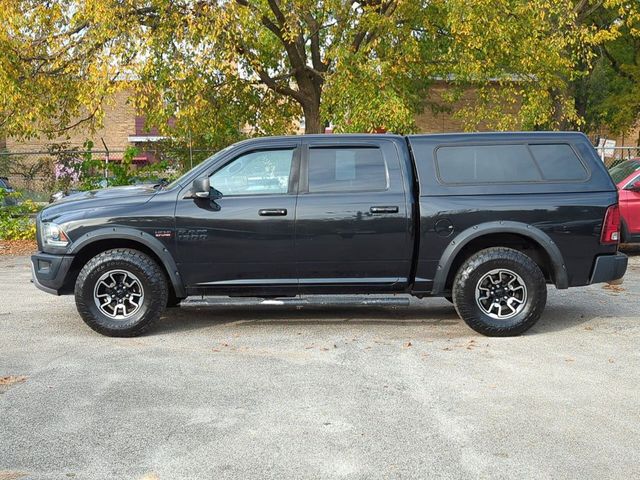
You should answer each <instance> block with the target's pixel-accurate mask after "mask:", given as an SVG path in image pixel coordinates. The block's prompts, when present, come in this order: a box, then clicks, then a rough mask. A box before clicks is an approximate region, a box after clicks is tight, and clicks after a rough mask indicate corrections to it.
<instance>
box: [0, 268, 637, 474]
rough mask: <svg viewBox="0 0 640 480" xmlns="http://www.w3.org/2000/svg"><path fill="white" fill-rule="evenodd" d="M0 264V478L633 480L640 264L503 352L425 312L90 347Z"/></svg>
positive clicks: (211, 327)
mask: <svg viewBox="0 0 640 480" xmlns="http://www.w3.org/2000/svg"><path fill="white" fill-rule="evenodd" d="M27 266H28V259H27V258H26V257H11V256H4V257H0V295H1V298H0V377H4V378H2V379H0V480H8V479H18V478H25V479H26V478H30V479H31V478H33V479H67V478H78V479H100V480H102V479H135V480H139V479H147V480H151V479H156V480H157V479H161V480H165V479H170V480H176V479H194V478H215V479H224V478H239V479H252V478H255V479H267V478H278V479H281V478H305V479H307V478H318V479H326V478H349V479H352V478H362V479H371V478H384V479H391V478H394V479H395V478H420V479H425V478H430V479H431V478H461V479H463V478H464V479H468V478H505V479H513V478H540V479H549V478H554V479H563V478H566V479H574V478H597V479H601V478H620V479H630V478H640V448H639V446H640V387H639V377H640V354H639V353H638V344H639V343H640V298H639V296H638V291H639V286H640V256H636V257H633V258H631V263H630V267H629V270H628V272H627V276H626V278H625V282H624V284H623V285H622V286H620V287H608V286H604V287H603V286H602V285H595V286H591V287H588V288H583V289H572V290H564V291H557V290H555V289H554V288H550V290H549V294H550V295H549V302H548V306H547V309H546V312H545V314H544V316H543V318H542V320H541V321H540V322H539V323H538V325H536V326H535V327H534V328H533V329H532V330H531V331H530V332H529V333H528V334H526V335H524V336H522V337H518V338H505V339H493V338H492V339H490V338H485V337H481V336H478V335H476V334H475V333H474V332H473V331H471V330H469V329H468V328H467V327H466V325H465V324H464V323H463V322H462V321H460V320H459V319H458V318H457V316H456V314H455V312H454V310H453V307H452V306H451V305H449V304H448V303H447V302H446V301H445V300H443V299H427V300H424V301H416V300H412V301H411V303H410V305H409V306H408V307H396V308H389V307H386V308H381V307H358V308H354V307H344V306H342V307H326V308H310V307H305V308H302V309H295V308H292V307H291V306H274V305H271V306H265V305H245V306H234V307H229V306H222V305H219V306H215V307H201V306H197V305H192V306H187V307H183V308H180V309H172V310H170V311H168V312H167V314H166V315H165V316H164V317H163V319H162V320H161V322H160V324H159V325H157V327H156V328H155V329H154V330H153V331H152V332H151V333H150V334H148V335H147V336H144V337H141V338H135V339H113V338H107V337H102V336H100V335H98V334H96V333H94V332H93V331H91V330H90V329H89V328H88V327H86V326H85V325H84V324H83V323H82V321H81V320H80V318H79V316H78V315H77V313H76V311H75V306H74V303H73V299H72V298H71V297H53V296H50V295H47V294H45V293H43V292H40V291H38V290H36V289H35V287H33V286H32V285H31V284H30V283H29V275H30V274H29V271H28V267H27Z"/></svg>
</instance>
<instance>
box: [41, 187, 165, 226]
mask: <svg viewBox="0 0 640 480" xmlns="http://www.w3.org/2000/svg"><path fill="white" fill-rule="evenodd" d="M156 193H158V190H156V189H155V188H154V187H153V185H131V186H128V185H127V186H124V187H111V188H103V189H100V190H91V191H88V192H78V193H74V194H71V195H69V196H67V197H64V198H62V199H60V200H58V201H57V202H54V203H52V204H51V205H49V206H48V207H47V208H45V209H44V210H43V211H42V213H41V218H42V220H43V221H49V220H53V219H56V218H57V217H59V216H60V215H64V216H65V217H66V216H67V214H68V213H70V212H77V211H78V210H82V211H83V215H81V216H85V215H87V214H89V212H90V211H92V210H95V209H98V208H101V207H114V208H115V207H117V206H125V205H130V204H134V203H138V204H139V203H146V202H148V201H149V200H150V199H151V197H153V196H154V195H155V194H156ZM77 215H78V214H73V215H72V216H73V217H77Z"/></svg>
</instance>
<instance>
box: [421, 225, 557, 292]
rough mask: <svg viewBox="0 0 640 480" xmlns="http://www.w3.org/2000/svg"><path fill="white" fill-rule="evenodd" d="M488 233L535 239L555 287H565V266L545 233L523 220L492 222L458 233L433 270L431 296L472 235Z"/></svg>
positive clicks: (440, 290)
mask: <svg viewBox="0 0 640 480" xmlns="http://www.w3.org/2000/svg"><path fill="white" fill-rule="evenodd" d="M492 233H514V234H517V235H522V236H523V237H527V238H529V239H531V240H533V241H534V242H536V243H537V244H538V245H540V247H542V248H543V249H544V251H545V252H546V253H547V255H548V256H549V258H550V259H551V265H552V268H553V273H554V280H555V285H556V288H559V289H565V288H569V278H568V276H567V268H566V266H565V263H564V259H563V257H562V253H561V252H560V249H559V248H558V246H557V245H556V244H555V242H554V241H553V240H551V237H549V235H547V234H546V233H545V232H543V231H542V230H540V229H539V228H537V227H534V226H533V225H527V224H526V223H521V222H510V221H495V222H486V223H481V224H479V225H474V226H473V227H470V228H467V229H466V230H464V231H462V232H460V233H459V234H458V235H457V236H456V237H455V238H454V239H453V240H452V241H451V242H450V243H449V245H448V246H447V248H445V250H444V252H443V253H442V256H441V257H440V261H439V262H438V269H437V271H436V275H435V278H434V279H433V290H432V292H431V293H432V294H433V295H439V294H441V293H442V292H443V291H444V289H445V284H446V281H447V278H448V276H449V271H450V270H451V266H452V265H453V262H454V260H455V258H456V257H457V255H458V254H459V253H460V251H461V250H462V249H463V248H464V246H465V245H467V244H468V243H469V242H470V241H472V240H474V239H476V238H479V237H482V236H484V235H489V234H492Z"/></svg>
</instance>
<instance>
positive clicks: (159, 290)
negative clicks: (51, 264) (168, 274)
mask: <svg viewBox="0 0 640 480" xmlns="http://www.w3.org/2000/svg"><path fill="white" fill-rule="evenodd" d="M143 255H144V254H141V253H139V252H135V253H134V251H124V252H122V251H110V252H109V251H108V252H104V253H103V254H100V255H98V256H97V257H94V258H93V259H92V260H90V261H89V262H88V263H87V264H86V265H85V267H84V268H83V269H82V271H81V273H80V275H79V276H78V281H77V282H76V287H75V294H76V305H77V306H78V311H79V312H80V314H81V316H82V318H83V320H84V321H85V322H86V323H87V324H88V325H89V326H90V327H91V328H92V329H94V330H95V331H97V332H99V333H102V334H105V335H110V336H132V335H137V334H139V333H141V332H142V331H144V330H145V329H146V328H147V327H148V325H149V324H150V323H151V322H153V321H154V320H155V319H156V318H157V317H159V315H160V313H161V312H162V311H163V310H164V307H165V305H166V299H167V286H166V281H165V279H164V277H163V274H162V272H161V271H160V270H159V268H158V267H157V265H156V264H155V263H154V262H153V261H152V260H151V259H149V258H148V257H146V255H144V256H143ZM145 262H146V265H145ZM150 265H151V266H153V267H154V268H153V269H151V271H150V269H149V266H150ZM111 270H124V271H127V272H130V273H132V274H133V275H135V276H136V277H137V278H138V280H139V281H140V284H141V286H142V289H143V293H144V298H143V301H142V305H141V306H140V308H139V309H138V310H137V311H136V312H135V313H134V314H133V315H132V316H131V317H128V318H126V319H122V320H118V319H115V318H111V317H109V316H107V315H105V314H104V313H102V311H100V309H99V308H98V306H97V305H96V302H95V299H94V289H95V286H96V283H97V282H98V280H99V279H100V277H101V276H102V275H104V274H105V273H107V272H109V271H111Z"/></svg>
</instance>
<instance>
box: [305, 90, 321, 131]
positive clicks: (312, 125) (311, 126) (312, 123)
mask: <svg viewBox="0 0 640 480" xmlns="http://www.w3.org/2000/svg"><path fill="white" fill-rule="evenodd" d="M302 112H303V113H304V133H324V125H322V120H321V119H320V98H318V99H317V100H316V99H312V100H311V101H309V102H305V103H304V104H303V105H302Z"/></svg>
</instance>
